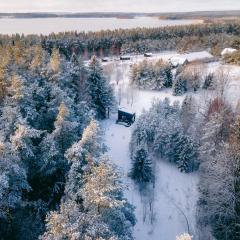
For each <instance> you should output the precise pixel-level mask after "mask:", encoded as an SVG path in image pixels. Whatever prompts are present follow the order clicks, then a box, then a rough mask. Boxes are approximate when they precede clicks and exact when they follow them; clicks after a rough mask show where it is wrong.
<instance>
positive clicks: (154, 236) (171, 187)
mask: <svg viewBox="0 0 240 240" xmlns="http://www.w3.org/2000/svg"><path fill="white" fill-rule="evenodd" d="M204 54H205V53H204ZM204 54H203V53H201V52H196V53H190V54H188V57H189V58H191V59H194V58H198V57H199V56H202V55H204ZM174 56H181V55H179V54H177V53H176V52H163V53H159V54H154V55H153V57H151V58H148V60H149V61H150V60H151V61H156V60H159V59H165V60H168V59H170V58H171V57H174ZM182 56H184V55H182ZM143 59H145V58H144V57H143V56H139V55H137V56H132V58H131V60H130V61H119V60H113V61H110V62H108V63H104V69H105V70H106V72H107V74H108V75H109V76H110V81H111V82H112V84H113V85H114V86H115V93H116V96H117V98H118V100H119V105H120V106H121V107H125V108H127V109H131V111H133V112H135V113H136V115H137V117H138V116H139V115H140V114H141V112H142V111H143V109H145V110H148V109H149V108H150V107H151V103H152V101H153V100H154V99H164V98H165V97H168V98H169V99H170V100H171V101H180V102H181V101H182V100H183V98H184V97H183V96H182V97H174V96H172V90H171V89H170V90H163V91H140V90H136V89H132V88H130V87H129V77H130V69H131V65H132V64H134V63H135V62H138V61H142V60H143ZM204 66H205V68H204V69H205V70H206V71H207V72H215V71H217V70H218V69H219V68H220V69H223V68H224V69H227V71H229V76H230V78H231V81H230V83H229V85H228V87H227V92H226V93H227V94H226V95H227V99H228V100H229V101H230V102H231V103H233V105H236V104H237V101H238V100H240V67H238V66H231V65H223V64H221V63H220V62H215V63H208V64H205V65H204ZM203 74H204V73H203ZM116 82H118V84H116ZM193 94H194V96H195V97H196V99H197V101H198V102H204V100H205V99H208V97H209V96H210V97H213V96H214V94H215V93H214V92H213V91H212V92H211V91H204V90H201V91H198V92H197V93H193ZM205 95H208V96H205ZM116 119H117V116H116V114H112V116H111V117H110V119H108V120H106V121H104V122H103V127H104V128H105V131H106V134H105V139H106V144H107V146H108V147H109V155H110V157H111V158H112V160H113V161H114V163H115V164H116V165H117V166H119V167H120V168H121V169H122V171H123V182H124V183H125V184H126V185H127V186H128V190H126V192H125V196H126V197H127V198H128V200H129V202H130V203H132V204H133V205H134V206H136V211H135V214H136V218H137V221H138V222H137V224H136V226H135V228H134V236H135V239H136V240H174V239H175V238H176V235H179V234H182V233H184V232H187V231H188V223H189V230H190V233H191V234H192V235H195V231H196V229H195V222H196V220H195V211H196V202H197V200H198V190H197V184H198V175H197V173H191V174H184V173H180V172H179V170H178V169H177V168H176V167H175V166H174V165H171V164H170V163H168V162H164V161H162V160H160V159H158V160H157V164H156V182H155V188H154V192H153V194H149V196H148V197H147V198H146V197H145V196H142V195H140V193H139V190H138V188H137V186H136V185H135V184H134V183H133V182H132V181H131V179H130V178H129V177H128V173H129V171H130V169H131V160H130V157H129V143H130V138H131V131H132V129H133V127H134V126H131V127H130V128H127V127H124V126H121V125H117V124H115V121H116ZM150 207H151V209H152V210H151V211H150ZM187 222H188V223H187Z"/></svg>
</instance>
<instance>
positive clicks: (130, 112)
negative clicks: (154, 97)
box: [118, 107, 135, 114]
mask: <svg viewBox="0 0 240 240" xmlns="http://www.w3.org/2000/svg"><path fill="white" fill-rule="evenodd" d="M118 111H122V112H126V113H129V114H135V112H134V111H133V109H132V108H130V107H119V108H118Z"/></svg>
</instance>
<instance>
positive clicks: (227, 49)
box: [221, 48, 237, 56]
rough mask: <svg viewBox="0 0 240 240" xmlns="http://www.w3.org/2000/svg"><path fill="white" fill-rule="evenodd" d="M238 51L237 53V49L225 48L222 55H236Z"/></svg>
mask: <svg viewBox="0 0 240 240" xmlns="http://www.w3.org/2000/svg"><path fill="white" fill-rule="evenodd" d="M236 51H237V49H235V48H225V49H223V50H222V52H221V55H222V56H224V55H226V54H231V53H234V52H236Z"/></svg>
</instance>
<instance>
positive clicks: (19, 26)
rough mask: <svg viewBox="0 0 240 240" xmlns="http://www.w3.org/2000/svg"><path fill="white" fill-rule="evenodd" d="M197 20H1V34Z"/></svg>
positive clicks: (144, 25) (89, 29)
mask: <svg viewBox="0 0 240 240" xmlns="http://www.w3.org/2000/svg"><path fill="white" fill-rule="evenodd" d="M196 22H199V21H196V20H160V19H158V18H156V17H155V18H154V17H137V18H133V19H119V18H24V19H21V18H20V19H19V18H1V19H0V34H15V33H20V34H22V33H23V34H50V33H53V32H54V33H58V32H66V31H77V32H81V31H85V32H88V31H100V30H108V29H109V30H114V29H119V28H122V29H129V28H136V27H147V28H150V27H161V26H174V25H184V24H193V23H196Z"/></svg>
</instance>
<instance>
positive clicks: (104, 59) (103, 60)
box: [102, 57, 110, 62]
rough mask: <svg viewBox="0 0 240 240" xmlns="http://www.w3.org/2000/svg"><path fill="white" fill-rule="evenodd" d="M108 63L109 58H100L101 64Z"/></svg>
mask: <svg viewBox="0 0 240 240" xmlns="http://www.w3.org/2000/svg"><path fill="white" fill-rule="evenodd" d="M109 61H110V58H108V57H104V58H102V62H109Z"/></svg>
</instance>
